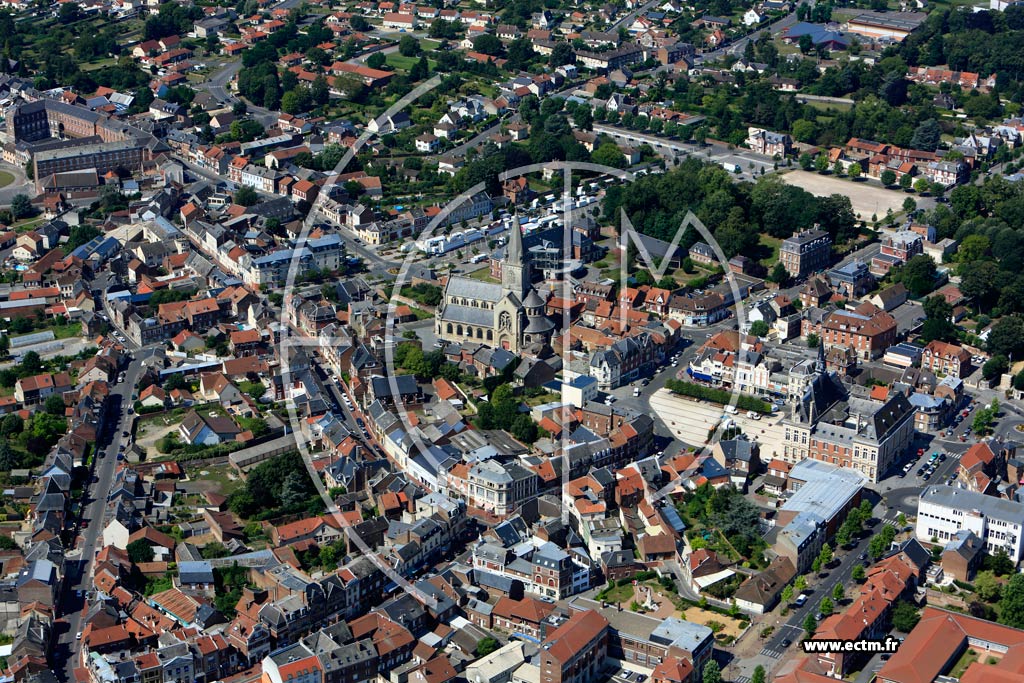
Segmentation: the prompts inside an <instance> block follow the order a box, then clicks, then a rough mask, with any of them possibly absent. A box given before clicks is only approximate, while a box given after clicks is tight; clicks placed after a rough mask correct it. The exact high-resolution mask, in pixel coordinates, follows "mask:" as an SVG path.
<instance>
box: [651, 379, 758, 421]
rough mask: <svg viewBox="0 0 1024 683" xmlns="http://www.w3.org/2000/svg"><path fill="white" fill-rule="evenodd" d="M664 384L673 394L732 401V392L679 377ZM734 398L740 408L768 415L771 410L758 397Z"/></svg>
mask: <svg viewBox="0 0 1024 683" xmlns="http://www.w3.org/2000/svg"><path fill="white" fill-rule="evenodd" d="M665 386H666V387H667V388H668V389H669V391H671V392H672V393H674V394H680V395H682V396H690V397H692V398H699V399H701V400H703V401H709V402H711V403H719V404H721V405H728V404H729V403H731V402H732V392H729V391H725V390H724V389H712V388H711V387H705V386H702V385H700V384H694V383H693V382H684V381H682V380H679V379H670V380H668V381H667V382H665ZM736 398H737V400H736V407H737V408H739V409H741V410H753V411H754V412H756V413H762V414H764V415H768V414H770V413H771V412H772V407H771V405H770V404H768V403H767V402H765V401H762V400H761V399H759V398H755V397H754V396H747V395H745V394H740V395H739V396H737V397H736Z"/></svg>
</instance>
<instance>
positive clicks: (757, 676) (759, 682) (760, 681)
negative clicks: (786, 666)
mask: <svg viewBox="0 0 1024 683" xmlns="http://www.w3.org/2000/svg"><path fill="white" fill-rule="evenodd" d="M766 680H767V674H766V673H765V670H764V667H763V666H761V665H760V664H758V665H757V666H755V667H754V675H753V676H751V677H750V683H765V681H766Z"/></svg>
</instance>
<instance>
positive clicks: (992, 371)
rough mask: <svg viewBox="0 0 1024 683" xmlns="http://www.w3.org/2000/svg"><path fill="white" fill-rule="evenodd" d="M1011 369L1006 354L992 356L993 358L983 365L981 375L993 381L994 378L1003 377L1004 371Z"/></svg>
mask: <svg viewBox="0 0 1024 683" xmlns="http://www.w3.org/2000/svg"><path fill="white" fill-rule="evenodd" d="M1009 369H1010V361H1009V359H1007V357H1006V356H992V358H990V359H989V360H988V361H987V362H986V363H985V364H984V365H982V366H981V376H982V377H984V378H985V379H986V380H988V381H989V382H991V381H992V380H995V379H999V378H1000V377H1002V376H1003V373H1005V372H1006V371H1007V370H1009Z"/></svg>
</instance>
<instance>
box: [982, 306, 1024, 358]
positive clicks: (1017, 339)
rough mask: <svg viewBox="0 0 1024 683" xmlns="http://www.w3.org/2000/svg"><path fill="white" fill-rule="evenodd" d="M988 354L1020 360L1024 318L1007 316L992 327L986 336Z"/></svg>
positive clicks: (1023, 336) (1023, 342)
mask: <svg viewBox="0 0 1024 683" xmlns="http://www.w3.org/2000/svg"><path fill="white" fill-rule="evenodd" d="M987 348H988V352H989V353H991V354H993V355H995V354H999V355H1003V356H1007V357H1009V356H1011V355H1012V356H1014V357H1016V358H1021V352H1022V351H1024V318H1022V317H1021V316H1019V315H1008V316H1004V317H1003V318H1000V319H999V321H998V322H996V323H995V324H994V325H992V330H991V331H990V332H989V335H988V343H987Z"/></svg>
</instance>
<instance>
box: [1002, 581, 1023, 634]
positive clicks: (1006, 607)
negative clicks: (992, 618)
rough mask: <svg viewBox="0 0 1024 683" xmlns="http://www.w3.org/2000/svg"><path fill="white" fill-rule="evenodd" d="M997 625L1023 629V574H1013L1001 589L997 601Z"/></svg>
mask: <svg viewBox="0 0 1024 683" xmlns="http://www.w3.org/2000/svg"><path fill="white" fill-rule="evenodd" d="M999 623H1001V624H1006V625H1007V626H1012V627H1014V628H1024V574H1014V575H1013V576H1012V577H1010V581H1009V583H1007V584H1006V586H1004V587H1003V597H1002V599H1001V600H1000V601H999Z"/></svg>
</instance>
